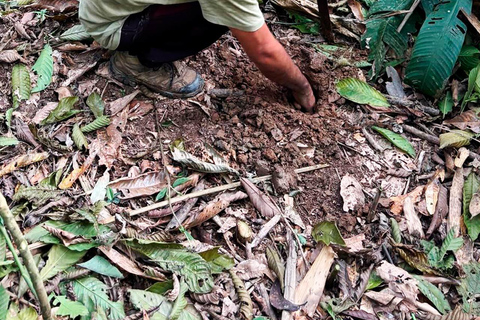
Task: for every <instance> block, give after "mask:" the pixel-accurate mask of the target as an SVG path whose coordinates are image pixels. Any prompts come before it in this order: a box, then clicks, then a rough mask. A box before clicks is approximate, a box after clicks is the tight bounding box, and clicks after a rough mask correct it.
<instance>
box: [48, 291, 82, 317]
mask: <svg viewBox="0 0 480 320" xmlns="http://www.w3.org/2000/svg"><path fill="white" fill-rule="evenodd" d="M55 300H57V302H58V303H60V307H59V308H58V310H57V312H56V314H55V315H57V316H68V317H70V318H72V319H74V318H76V317H79V316H86V315H88V309H87V308H86V307H85V306H84V305H83V304H82V303H81V302H78V301H72V300H70V299H68V298H67V297H66V296H58V297H55Z"/></svg>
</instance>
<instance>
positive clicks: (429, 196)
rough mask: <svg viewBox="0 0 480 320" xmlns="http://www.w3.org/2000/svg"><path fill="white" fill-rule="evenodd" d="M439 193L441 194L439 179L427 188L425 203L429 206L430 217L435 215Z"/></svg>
mask: <svg viewBox="0 0 480 320" xmlns="http://www.w3.org/2000/svg"><path fill="white" fill-rule="evenodd" d="M439 192H440V182H439V181H438V178H436V179H434V180H433V181H431V182H430V183H429V184H427V186H426V187H425V201H426V204H427V212H428V213H429V214H430V215H433V214H434V213H435V210H436V208H437V202H438V194H439Z"/></svg>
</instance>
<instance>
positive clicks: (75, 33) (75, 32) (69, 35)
mask: <svg viewBox="0 0 480 320" xmlns="http://www.w3.org/2000/svg"><path fill="white" fill-rule="evenodd" d="M90 38H91V36H90V35H89V34H88V33H87V31H85V28H84V27H83V26H82V25H81V24H77V25H75V26H73V27H71V28H70V29H68V30H67V31H65V32H64V33H62V34H61V35H60V39H61V40H66V41H82V40H87V39H90Z"/></svg>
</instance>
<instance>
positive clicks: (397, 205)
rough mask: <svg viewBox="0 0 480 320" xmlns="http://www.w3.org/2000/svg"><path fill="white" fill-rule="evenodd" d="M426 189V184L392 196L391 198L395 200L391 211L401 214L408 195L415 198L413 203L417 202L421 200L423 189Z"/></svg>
mask: <svg viewBox="0 0 480 320" xmlns="http://www.w3.org/2000/svg"><path fill="white" fill-rule="evenodd" d="M424 189H425V187H424V186H418V187H416V188H415V189H414V190H413V191H412V192H410V193H407V194H404V195H401V196H397V197H391V198H390V200H391V201H393V204H392V205H391V207H390V211H391V212H392V213H393V214H396V215H398V214H401V213H402V211H403V203H404V201H405V199H406V198H407V197H410V198H411V199H412V200H413V203H417V202H419V201H420V196H421V195H422V194H423V190H424Z"/></svg>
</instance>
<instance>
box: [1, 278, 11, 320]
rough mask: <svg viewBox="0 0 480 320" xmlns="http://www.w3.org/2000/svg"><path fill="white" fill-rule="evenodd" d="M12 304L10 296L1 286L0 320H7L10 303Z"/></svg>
mask: <svg viewBox="0 0 480 320" xmlns="http://www.w3.org/2000/svg"><path fill="white" fill-rule="evenodd" d="M9 302H10V296H9V295H8V293H7V291H6V290H5V288H4V287H3V286H2V285H0V320H5V319H6V318H7V312H8V303H9Z"/></svg>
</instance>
